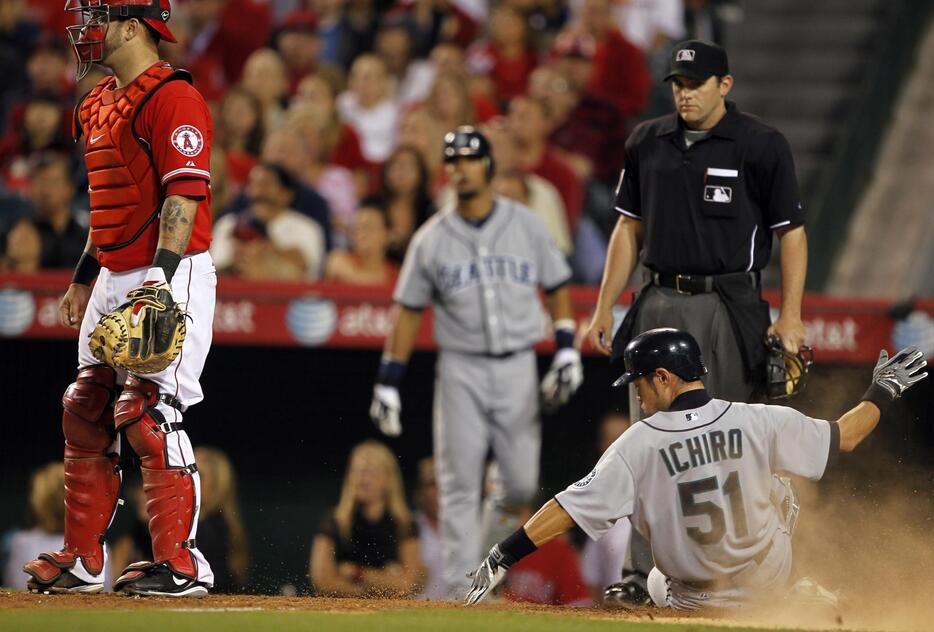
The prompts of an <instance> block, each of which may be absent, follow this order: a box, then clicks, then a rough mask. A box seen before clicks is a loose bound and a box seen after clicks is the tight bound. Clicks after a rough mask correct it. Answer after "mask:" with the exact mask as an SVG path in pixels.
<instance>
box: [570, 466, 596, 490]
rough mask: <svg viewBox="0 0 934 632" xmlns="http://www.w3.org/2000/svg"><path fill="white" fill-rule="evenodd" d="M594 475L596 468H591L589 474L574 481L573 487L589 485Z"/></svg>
mask: <svg viewBox="0 0 934 632" xmlns="http://www.w3.org/2000/svg"><path fill="white" fill-rule="evenodd" d="M596 475H597V468H593V469H592V470H591V471H590V474H588V475H587V476H585V477H584V478H582V479H580V480H579V481H577V482H576V483H574V487H587V486H588V485H590V481H592V480H593V479H594V477H595V476H596Z"/></svg>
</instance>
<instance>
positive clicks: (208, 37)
mask: <svg viewBox="0 0 934 632" xmlns="http://www.w3.org/2000/svg"><path fill="white" fill-rule="evenodd" d="M270 4H271V3H269V2H268V1H266V0H189V1H188V2H187V3H186V5H185V6H186V9H187V12H188V17H189V19H190V20H191V26H192V33H193V35H192V39H191V59H192V61H194V62H197V61H198V59H199V58H201V57H209V58H211V59H212V63H216V64H218V65H219V66H220V67H221V68H222V69H223V73H224V79H225V83H226V84H227V85H234V84H236V83H237V82H238V81H239V80H240V75H241V73H242V71H243V67H244V64H245V63H246V60H247V58H248V57H249V56H250V55H251V54H252V53H253V51H255V50H257V49H258V48H261V47H262V46H264V45H265V44H266V42H268V41H269V33H270V30H271V27H272V13H271V10H270Z"/></svg>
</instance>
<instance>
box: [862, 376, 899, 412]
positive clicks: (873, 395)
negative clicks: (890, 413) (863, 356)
mask: <svg viewBox="0 0 934 632" xmlns="http://www.w3.org/2000/svg"><path fill="white" fill-rule="evenodd" d="M859 401H861V402H870V403H872V404H875V405H876V407H877V408H878V409H879V416H880V417H881V416H882V415H884V414H885V411H886V410H887V409H888V408H889V406H891V405H892V403H893V402H894V401H895V396H894V395H892V393H891V391H889V390H887V389H886V388H885V387H883V386H879V385H878V384H876V383H875V382H873V383H872V384H870V385H869V388H867V389H866V392H865V393H864V394H863V396H862V397H860V398H859Z"/></svg>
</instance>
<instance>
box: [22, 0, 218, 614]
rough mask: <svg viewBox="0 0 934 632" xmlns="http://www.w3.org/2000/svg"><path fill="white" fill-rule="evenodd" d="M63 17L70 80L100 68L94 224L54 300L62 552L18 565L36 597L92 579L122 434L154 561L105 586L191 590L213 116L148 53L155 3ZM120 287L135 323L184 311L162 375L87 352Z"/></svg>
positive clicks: (85, 3)
mask: <svg viewBox="0 0 934 632" xmlns="http://www.w3.org/2000/svg"><path fill="white" fill-rule="evenodd" d="M66 10H68V11H74V12H78V13H80V14H81V16H82V18H83V20H82V24H80V25H77V26H72V27H68V35H69V37H70V38H71V41H72V44H73V46H74V49H75V53H76V56H77V58H78V78H79V79H80V78H81V77H83V76H84V75H85V74H86V73H87V71H88V69H89V68H90V66H91V64H92V63H95V62H97V63H101V64H103V65H104V66H106V67H108V68H110V69H111V70H112V71H113V76H111V77H107V78H105V79H102V80H101V81H100V83H98V84H97V86H96V87H95V88H94V89H93V90H91V92H90V93H88V94H87V95H85V96H84V97H83V98H82V100H81V101H80V102H79V104H78V106H77V107H76V108H75V137H76V139H77V138H79V137H80V136H84V138H85V140H86V156H85V162H86V163H87V169H88V180H89V183H90V187H89V192H90V198H91V227H90V234H89V236H88V243H87V246H86V247H85V251H84V254H83V255H82V257H81V260H80V261H79V263H78V266H77V268H76V270H75V276H74V279H73V281H72V283H71V285H70V287H69V288H68V291H67V292H66V294H65V296H64V298H63V299H62V302H61V320H62V323H63V324H64V325H66V326H68V327H71V328H74V329H80V332H81V333H80V337H79V339H78V378H77V380H76V381H75V383H74V384H72V385H71V386H69V387H68V389H67V390H66V391H65V394H64V396H63V398H62V401H63V405H64V409H65V410H64V414H63V416H62V430H63V432H64V435H65V546H64V548H63V549H62V550H61V551H57V552H51V553H43V554H41V555H40V556H39V558H38V559H36V560H34V561H32V562H30V563H29V564H26V566H25V567H24V570H25V571H26V572H27V573H28V574H29V575H30V578H29V580H28V586H29V588H30V589H31V590H35V591H41V592H52V593H63V592H86V593H93V592H98V591H100V590H101V589H102V588H103V584H104V568H105V566H106V564H107V559H106V555H105V552H104V548H103V542H104V533H105V531H106V530H107V527H108V526H109V524H110V522H111V520H112V518H113V516H114V513H115V511H116V508H117V504H118V495H119V493H120V481H121V476H120V470H119V460H120V459H119V451H120V434H122V435H125V436H126V439H127V440H128V441H129V442H130V445H131V446H132V447H133V449H134V450H135V451H136V453H137V454H138V455H139V457H140V459H141V462H142V478H143V490H144V493H145V496H146V509H147V511H148V512H149V532H150V535H151V536H152V548H153V550H152V552H153V561H152V562H138V563H136V564H132V565H130V567H128V568H127V569H126V570H125V571H124V573H123V575H122V576H121V577H119V578H118V579H117V580H116V582H115V583H114V590H117V591H121V590H122V591H125V592H128V593H131V594H138V595H166V596H175V597H178V596H203V595H205V594H207V589H208V588H210V587H211V586H212V584H213V581H214V575H213V573H212V572H211V567H210V565H209V564H208V563H207V561H206V560H205V559H204V556H203V555H201V553H200V552H199V551H198V549H197V547H196V544H195V532H196V530H197V525H198V508H199V500H198V499H199V496H200V479H199V476H198V468H197V466H196V465H195V459H194V454H193V453H192V448H191V442H190V441H189V439H188V435H187V434H186V433H185V431H184V430H182V416H183V413H184V412H185V411H186V410H187V409H188V408H189V407H190V406H192V405H193V404H196V403H198V402H199V401H201V400H202V399H203V395H202V392H201V386H200V384H199V378H200V375H201V370H202V368H203V367H204V361H205V358H206V357H207V353H208V349H209V348H210V346H211V334H212V329H211V327H212V323H213V320H214V296H215V285H216V277H215V274H214V264H213V263H212V262H211V256H210V254H208V252H207V250H208V246H209V245H210V242H211V212H210V207H209V204H210V199H211V194H210V189H209V187H208V183H209V181H210V172H209V168H208V165H209V162H210V153H211V152H210V147H211V137H212V134H213V130H212V125H211V118H210V114H209V113H208V109H207V105H206V104H205V102H204V99H203V98H202V96H201V94H200V93H199V92H198V91H197V90H196V89H195V88H194V87H192V85H191V76H190V75H189V74H188V73H187V72H185V71H182V70H175V69H173V68H172V67H171V66H169V65H168V64H167V63H165V62H162V61H159V54H158V52H157V49H156V46H157V44H158V42H159V40H162V39H164V40H166V41H169V42H174V41H175V38H174V37H173V36H172V33H171V32H170V31H169V29H168V27H167V26H166V24H165V23H166V22H167V21H168V19H169V14H170V8H169V3H168V0H106V2H105V1H104V0H82V1H81V3H80V4H78V3H75V4H69V5H68V6H66ZM95 280H96V283H95ZM92 283H94V289H93V291H92V290H91V284H92ZM128 294H130V295H131V296H135V297H140V296H145V297H149V298H146V299H145V300H146V301H148V303H145V304H144V303H140V304H139V309H138V311H136V310H135V306H134V317H137V316H138V317H139V319H140V321H142V320H144V319H148V318H150V316H151V314H150V313H149V312H146V311H145V310H154V309H158V307H157V306H156V303H159V304H160V305H161V306H163V307H164V305H165V304H170V303H172V299H174V302H176V303H178V304H181V305H182V306H183V307H184V312H185V316H184V318H183V320H184V321H185V324H186V325H187V337H185V338H184V343H183V345H182V347H181V349H180V352H179V353H178V355H177V357H175V358H174V360H172V361H171V363H170V364H168V366H167V367H166V368H164V369H163V370H158V371H157V372H154V373H146V374H145V375H136V374H132V373H127V372H126V371H123V370H116V369H114V368H113V367H111V366H108V365H107V364H103V363H102V362H103V361H104V360H108V361H110V360H111V357H110V355H108V354H103V353H100V345H99V344H98V343H100V341H101V340H102V337H99V336H98V335H97V332H95V325H96V324H97V323H98V321H99V320H100V319H101V317H102V316H104V315H105V314H109V313H111V312H113V311H114V310H115V309H116V308H117V307H118V306H120V305H121V304H123V303H124V302H126V301H127V298H128ZM92 332H95V337H94V341H93V342H94V343H95V344H98V356H97V357H96V356H95V354H94V353H93V352H92V350H91V347H90V345H89V340H88V339H89V337H90V336H91V334H92ZM156 333H157V334H158V333H159V332H156ZM151 334H152V332H151V331H150V332H146V333H144V334H143V337H142V338H133V339H130V340H129V347H130V349H131V353H134V354H136V356H137V357H139V356H140V355H146V354H148V353H150V352H152V351H153V348H152V347H151V346H150V347H148V348H147V344H146V343H147V340H148V342H150V343H151V342H152V339H151V337H147V336H151ZM134 344H136V345H137V347H142V349H140V348H136V347H134ZM157 350H158V349H157ZM121 385H122V386H123V390H122V391H121V390H120V386H121ZM118 430H119V431H120V434H118V433H117V431H118Z"/></svg>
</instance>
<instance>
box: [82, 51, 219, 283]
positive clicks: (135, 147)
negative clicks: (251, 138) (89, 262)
mask: <svg viewBox="0 0 934 632" xmlns="http://www.w3.org/2000/svg"><path fill="white" fill-rule="evenodd" d="M75 120H76V123H77V124H78V125H79V126H80V130H79V133H78V134H77V135H82V134H83V135H84V137H85V139H86V143H85V146H86V149H85V162H86V163H87V167H88V182H89V184H90V186H89V189H88V190H89V193H90V198H91V240H92V241H93V243H94V245H96V246H97V248H98V259H99V261H100V263H101V265H102V266H104V267H107V268H109V269H110V270H114V271H118V272H119V271H125V270H131V269H134V268H141V267H144V266H148V265H150V264H151V263H152V260H153V257H154V255H155V251H156V244H157V242H158V238H159V222H158V219H157V218H158V215H159V212H160V211H161V209H162V203H163V202H164V200H165V197H166V196H167V195H169V194H172V193H177V194H180V195H185V194H186V192H187V191H197V192H203V193H204V195H203V196H201V195H192V197H201V200H200V202H199V204H198V209H197V213H196V215H195V222H194V227H193V230H192V235H191V240H190V241H189V243H188V250H187V252H188V253H192V252H200V251H204V250H207V249H208V247H209V246H210V244H211V211H210V189H208V188H207V187H205V186H204V183H209V182H210V179H211V173H210V166H209V165H210V158H211V142H212V139H213V134H214V130H213V126H212V123H211V117H210V114H209V112H208V108H207V105H206V103H205V102H204V99H203V98H202V96H201V94H200V93H199V92H198V91H197V90H196V89H195V88H194V87H193V86H192V85H191V83H190V75H188V73H187V72H185V71H176V70H174V69H173V68H172V67H171V66H169V65H168V64H166V63H165V62H158V63H157V64H154V65H153V66H151V67H150V68H149V69H147V70H146V71H144V72H143V73H141V74H140V76H139V77H137V78H136V79H134V80H133V81H132V82H131V83H130V84H129V85H127V86H124V87H123V88H117V87H116V81H115V79H114V78H113V77H107V78H105V79H103V80H101V82H100V83H99V84H98V85H97V86H96V87H95V88H94V89H93V90H92V91H91V92H90V93H89V94H88V95H87V97H85V98H84V99H83V100H82V102H81V103H80V104H79V105H78V108H77V110H76V115H75ZM199 181H200V182H199Z"/></svg>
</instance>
